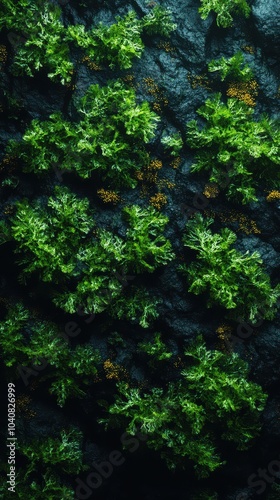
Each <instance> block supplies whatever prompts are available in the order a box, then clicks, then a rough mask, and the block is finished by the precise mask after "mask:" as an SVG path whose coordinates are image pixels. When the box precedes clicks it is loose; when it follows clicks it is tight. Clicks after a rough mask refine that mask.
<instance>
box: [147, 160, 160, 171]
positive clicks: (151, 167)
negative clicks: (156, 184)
mask: <svg viewBox="0 0 280 500" xmlns="http://www.w3.org/2000/svg"><path fill="white" fill-rule="evenodd" d="M160 168H162V161H161V160H158V159H155V160H152V161H151V162H150V163H149V165H148V170H159V169H160Z"/></svg>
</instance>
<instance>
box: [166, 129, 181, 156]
mask: <svg viewBox="0 0 280 500" xmlns="http://www.w3.org/2000/svg"><path fill="white" fill-rule="evenodd" d="M161 143H162V144H163V145H164V148H165V149H170V150H171V152H170V154H171V156H179V154H180V151H181V149H182V147H183V145H184V144H183V139H182V136H181V134H180V132H176V133H175V134H172V135H167V136H165V137H163V138H162V139H161Z"/></svg>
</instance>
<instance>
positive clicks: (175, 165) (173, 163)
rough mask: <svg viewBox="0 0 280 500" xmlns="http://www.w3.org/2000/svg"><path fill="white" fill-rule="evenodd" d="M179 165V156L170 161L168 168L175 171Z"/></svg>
mask: <svg viewBox="0 0 280 500" xmlns="http://www.w3.org/2000/svg"><path fill="white" fill-rule="evenodd" d="M180 163H181V158H180V156H176V158H174V160H172V162H171V163H170V166H171V167H173V168H175V169H176V168H179V167H180Z"/></svg>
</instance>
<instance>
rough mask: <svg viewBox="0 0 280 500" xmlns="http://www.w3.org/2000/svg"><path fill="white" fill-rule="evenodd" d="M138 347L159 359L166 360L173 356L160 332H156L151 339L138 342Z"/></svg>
mask: <svg viewBox="0 0 280 500" xmlns="http://www.w3.org/2000/svg"><path fill="white" fill-rule="evenodd" d="M138 348H139V349H140V350H141V351H144V352H145V353H147V354H148V355H149V356H151V358H153V359H155V360H157V361H164V360H166V359H170V358H171V357H172V352H170V351H168V350H167V347H166V345H165V343H164V342H163V341H162V338H161V334H160V333H159V332H157V333H155V334H154V335H153V338H152V339H151V340H149V341H146V342H145V341H144V342H141V343H140V344H138Z"/></svg>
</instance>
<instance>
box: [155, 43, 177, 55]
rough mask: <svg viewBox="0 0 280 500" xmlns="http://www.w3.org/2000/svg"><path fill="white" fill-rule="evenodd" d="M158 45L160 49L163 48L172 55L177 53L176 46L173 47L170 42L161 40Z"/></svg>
mask: <svg viewBox="0 0 280 500" xmlns="http://www.w3.org/2000/svg"><path fill="white" fill-rule="evenodd" d="M157 47H158V48H159V49H163V50H164V51H165V52H167V53H169V54H171V55H174V54H175V53H176V49H175V47H172V45H171V44H170V43H169V42H163V41H160V42H159V43H157Z"/></svg>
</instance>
